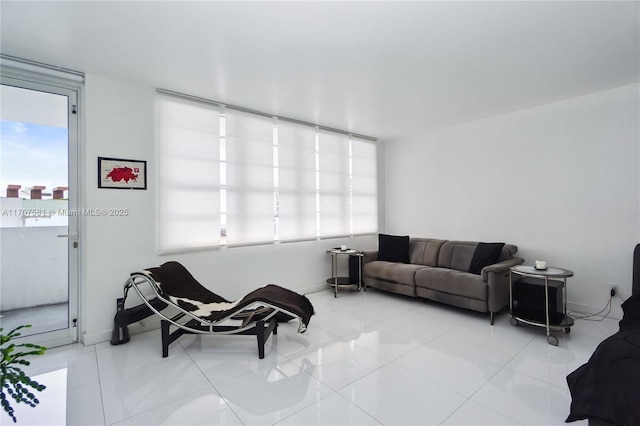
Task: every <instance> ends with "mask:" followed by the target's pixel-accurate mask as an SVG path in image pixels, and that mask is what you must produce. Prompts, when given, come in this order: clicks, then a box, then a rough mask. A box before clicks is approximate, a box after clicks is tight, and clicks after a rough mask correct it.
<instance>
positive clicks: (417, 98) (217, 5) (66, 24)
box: [0, 1, 640, 140]
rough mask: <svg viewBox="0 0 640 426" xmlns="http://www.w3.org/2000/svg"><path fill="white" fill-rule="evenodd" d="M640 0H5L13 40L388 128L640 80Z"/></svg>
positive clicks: (95, 66)
mask: <svg viewBox="0 0 640 426" xmlns="http://www.w3.org/2000/svg"><path fill="white" fill-rule="evenodd" d="M639 6H640V3H639V2H638V1H628V2H609V1H605V2H578V1H570V2H557V1H554V2H454V1H451V2H392V1H379V2H363V1H358V2H266V1H264V2H213V1H198V2H185V1H174V2H166V1H142V2H119V1H113V2H98V1H84V2H58V1H45V2H31V1H15V2H14V1H2V2H1V5H0V7H1V9H0V15H1V25H0V31H1V34H0V35H1V39H0V43H1V50H2V53H4V54H7V55H12V56H18V57H21V58H25V59H31V60H36V61H39V62H45V63H49V64H52V65H56V66H62V67H66V68H71V69H75V70H79V71H83V72H85V73H88V74H99V75H101V76H104V77H109V78H114V79H117V80H122V81H127V82H132V83H136V84H144V85H149V86H152V87H161V88H165V89H170V90H175V91H179V92H183V93H189V94H193V95H197V96H200V97H205V98H210V99H214V100H218V101H222V102H227V103H230V104H234V105H239V106H243V107H247V108H253V109H256V110H260V111H264V112H268V113H272V114H276V115H282V116H287V117H291V118H297V119H300V120H306V121H310V122H314V123H317V124H321V125H325V126H330V127H336V128H340V129H344V130H348V131H351V132H355V133H361V134H366V135H370V136H374V137H378V138H381V139H387V140H389V139H394V138H398V137H402V136H404V135H407V134H412V133H415V132H418V131H421V130H424V129H432V128H438V127H443V126H446V125H451V124H456V123H461V122H465V121H470V120H474V119H479V118H483V117H489V116H492V115H496V114H501V113H506V112H509V111H514V110H518V109H522V108H527V107H531V106H535V105H540V104H544V103H548V102H553V101H557V100H560V99H565V98H569V97H573V96H578V95H582V94H586V93H590V92H594V91H598V90H603V89H607V88H612V87H617V86H621V85H625V84H630V83H634V82H638V81H640V78H639V76H640V71H639V69H640V47H639V46H640V40H639V39H640V31H639V28H640V16H639V13H640V8H639Z"/></svg>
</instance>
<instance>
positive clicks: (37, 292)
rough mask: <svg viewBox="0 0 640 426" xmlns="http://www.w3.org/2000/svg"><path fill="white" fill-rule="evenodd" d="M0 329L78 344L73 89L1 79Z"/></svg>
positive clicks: (41, 339)
mask: <svg viewBox="0 0 640 426" xmlns="http://www.w3.org/2000/svg"><path fill="white" fill-rule="evenodd" d="M0 90H1V91H0V99H1V105H0V107H1V108H0V116H1V118H2V122H1V128H0V141H1V142H0V294H1V295H2V297H1V298H0V327H2V328H3V329H4V331H5V332H7V331H9V330H11V329H13V328H14V327H16V326H19V325H25V324H29V325H31V327H30V328H26V329H23V330H22V335H23V336H29V339H28V340H29V341H30V342H34V343H43V344H45V345H46V346H49V347H51V346H56V345H61V344H67V343H71V342H73V341H77V326H78V324H77V318H78V284H77V283H78V248H77V247H78V238H77V230H78V223H77V222H78V210H77V197H76V196H77V185H76V177H77V173H76V170H77V161H76V160H77V138H78V120H77V102H76V99H77V91H74V90H70V89H65V88H60V87H55V86H50V85H47V84H40V83H36V82H25V81H20V80H15V79H10V78H3V79H2V85H1V87H0Z"/></svg>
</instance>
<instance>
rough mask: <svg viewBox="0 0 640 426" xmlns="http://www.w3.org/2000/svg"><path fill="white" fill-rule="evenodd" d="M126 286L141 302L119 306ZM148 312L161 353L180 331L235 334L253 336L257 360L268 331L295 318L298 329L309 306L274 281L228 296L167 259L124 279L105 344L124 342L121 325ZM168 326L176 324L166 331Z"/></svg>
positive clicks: (125, 335) (310, 309) (261, 355)
mask: <svg viewBox="0 0 640 426" xmlns="http://www.w3.org/2000/svg"><path fill="white" fill-rule="evenodd" d="M132 288H133V289H134V290H135V292H136V293H137V294H138V296H140V298H141V299H142V301H143V302H144V303H143V304H142V305H139V306H136V307H133V308H129V309H125V308H124V302H125V300H126V297H127V293H128V291H129V290H130V289H132ZM168 307H170V308H173V310H174V314H173V315H172V316H169V315H170V314H165V313H164V312H163V311H165V309H166V308H168ZM169 310H171V309H169ZM175 310H177V312H178V313H177V314H175ZM153 314H156V315H159V316H160V317H161V331H162V356H163V357H167V356H168V355H169V345H170V344H171V343H173V342H174V341H176V339H178V338H179V337H180V336H182V335H183V334H223V335H224V334H240V335H255V336H256V337H257V339H258V356H259V358H260V359H262V358H264V345H265V342H266V341H267V339H268V338H269V336H270V335H271V333H273V334H277V329H278V322H285V321H289V320H291V319H294V318H296V319H298V321H299V326H298V332H299V333H304V332H305V331H306V329H307V326H308V325H309V320H310V319H311V316H312V315H313V314H314V310H313V305H312V304H311V302H310V301H309V299H307V298H306V297H305V296H302V295H300V294H298V293H296V292H294V291H291V290H288V289H286V288H283V287H280V286H277V285H274V284H269V285H267V286H264V287H261V288H258V289H256V290H254V291H252V292H250V293H249V294H247V295H246V296H244V297H243V298H241V299H238V300H236V301H233V302H232V301H229V300H227V299H225V298H223V297H221V296H219V295H217V294H215V293H213V292H211V291H210V290H208V289H207V288H205V287H204V286H202V285H201V284H200V283H199V282H198V281H197V280H196V279H195V278H194V277H193V276H192V275H191V274H190V273H189V271H188V270H187V269H186V268H185V267H184V266H183V265H182V264H180V263H178V262H173V261H172V262H167V263H164V264H163V265H162V266H159V267H154V268H149V269H146V270H142V271H139V272H134V273H132V274H131V276H130V277H129V278H128V279H127V280H126V281H125V283H124V298H123V299H118V312H117V313H116V316H115V318H114V323H115V327H114V331H113V335H112V338H111V343H112V344H121V343H126V342H127V341H128V340H129V335H128V331H127V329H126V326H127V325H128V324H131V323H132V322H136V321H139V320H141V319H143V318H146V317H148V316H150V315H153ZM171 326H174V327H176V328H177V329H175V330H174V331H173V332H172V331H171V329H170V328H171Z"/></svg>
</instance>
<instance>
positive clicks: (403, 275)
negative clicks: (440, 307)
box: [363, 238, 524, 324]
mask: <svg viewBox="0 0 640 426" xmlns="http://www.w3.org/2000/svg"><path fill="white" fill-rule="evenodd" d="M478 244H479V242H474V241H448V240H437V239H430V238H411V239H410V240H409V263H402V262H388V261H384V260H378V253H379V252H378V251H364V252H363V253H364V259H363V279H364V283H365V285H366V286H368V287H374V288H377V289H380V290H385V291H389V292H393V293H399V294H404V295H407V296H413V297H419V298H424V299H431V300H434V301H437V302H442V303H447V304H449V305H453V306H458V307H461V308H466V309H472V310H474V311H479V312H489V313H490V320H491V324H493V320H494V316H495V313H496V312H499V311H501V310H503V309H504V308H506V307H508V305H509V297H510V296H509V268H510V267H511V266H515V265H519V264H521V263H523V262H524V259H523V258H521V257H517V256H514V255H515V254H516V253H517V251H518V248H517V247H516V246H515V245H512V244H505V245H504V247H503V248H502V251H501V253H500V258H499V261H498V263H495V264H492V265H488V266H485V267H484V268H482V270H481V271H480V274H479V275H478V274H474V273H470V272H467V271H468V270H469V266H470V264H471V261H472V258H473V256H474V252H475V250H476V247H477V246H478Z"/></svg>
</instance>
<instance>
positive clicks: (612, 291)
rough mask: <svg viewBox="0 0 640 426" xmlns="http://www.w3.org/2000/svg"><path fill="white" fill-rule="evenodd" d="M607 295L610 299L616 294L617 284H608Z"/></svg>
mask: <svg viewBox="0 0 640 426" xmlns="http://www.w3.org/2000/svg"><path fill="white" fill-rule="evenodd" d="M609 294H610V295H611V297H613V296H615V295H616V294H618V285H617V284H609Z"/></svg>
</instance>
